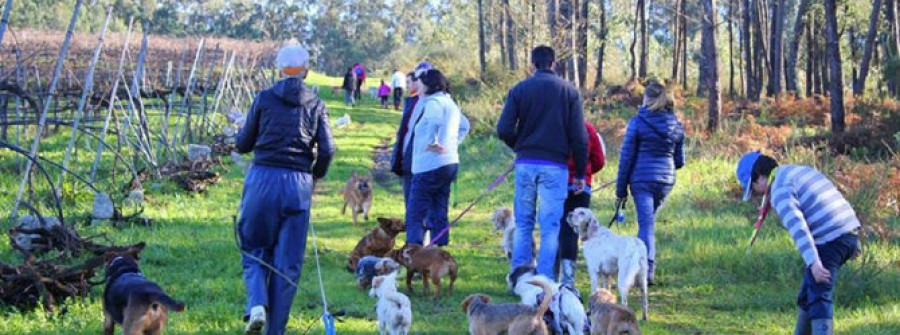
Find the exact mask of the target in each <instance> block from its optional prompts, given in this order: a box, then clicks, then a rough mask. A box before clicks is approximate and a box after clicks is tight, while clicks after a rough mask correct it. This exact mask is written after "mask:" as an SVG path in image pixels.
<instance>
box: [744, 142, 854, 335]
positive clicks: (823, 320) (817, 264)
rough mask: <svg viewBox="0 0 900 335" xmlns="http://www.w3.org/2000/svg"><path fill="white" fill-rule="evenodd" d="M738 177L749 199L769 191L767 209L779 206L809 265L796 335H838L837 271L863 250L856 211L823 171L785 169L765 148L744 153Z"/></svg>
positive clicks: (809, 168)
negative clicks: (835, 316)
mask: <svg viewBox="0 0 900 335" xmlns="http://www.w3.org/2000/svg"><path fill="white" fill-rule="evenodd" d="M737 178H738V181H740V183H741V186H743V189H744V201H746V200H747V199H749V198H750V192H751V191H752V192H753V193H756V194H762V195H765V196H764V197H763V199H764V200H763V201H764V203H763V205H762V206H763V208H764V212H767V210H768V208H769V207H774V208H775V211H776V212H778V216H779V217H780V218H781V222H782V224H783V225H784V228H785V229H787V231H788V232H789V233H790V235H791V238H793V239H794V244H795V245H796V246H797V250H798V251H799V252H800V255H801V256H802V257H803V261H804V262H805V263H806V271H805V273H804V275H803V282H802V284H801V286H800V293H799V295H798V297H797V305H798V306H799V307H800V311H799V313H798V316H797V324H796V326H795V328H794V334H795V335H798V334H813V335H820V334H821V335H824V334H832V333H833V301H832V299H833V291H834V286H835V281H836V280H837V271H838V270H839V269H840V268H841V266H842V265H843V264H844V263H845V262H847V261H848V260H850V259H852V258H854V257H856V256H857V255H858V254H859V247H858V239H857V230H858V228H859V226H860V224H859V219H857V217H856V212H854V211H853V208H852V207H850V203H849V202H847V200H846V199H844V197H843V196H842V195H841V193H840V192H839V191H838V190H837V188H835V186H834V184H833V183H832V182H831V181H829V180H828V178H826V177H825V176H824V175H823V174H822V173H820V172H819V171H816V170H815V169H814V168H812V167H809V166H802V165H784V166H781V167H779V166H778V163H777V162H776V161H775V159H773V158H772V157H769V156H766V155H763V154H760V152H759V151H754V152H749V153H747V154H745V155H744V156H743V157H741V159H740V161H739V162H738V166H737Z"/></svg>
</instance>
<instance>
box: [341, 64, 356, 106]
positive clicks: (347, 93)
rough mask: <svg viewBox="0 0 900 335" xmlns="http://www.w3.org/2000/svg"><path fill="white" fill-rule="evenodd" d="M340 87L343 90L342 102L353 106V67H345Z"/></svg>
mask: <svg viewBox="0 0 900 335" xmlns="http://www.w3.org/2000/svg"><path fill="white" fill-rule="evenodd" d="M341 89H343V90H344V103H346V104H347V106H353V105H355V104H356V99H354V96H355V94H356V90H357V87H356V74H355V73H353V68H352V67H351V68H349V69H347V73H345V74H344V83H343V84H342V85H341Z"/></svg>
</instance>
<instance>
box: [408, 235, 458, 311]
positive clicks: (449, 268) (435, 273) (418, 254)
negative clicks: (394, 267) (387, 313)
mask: <svg viewBox="0 0 900 335" xmlns="http://www.w3.org/2000/svg"><path fill="white" fill-rule="evenodd" d="M400 258H401V260H400V264H402V265H403V266H405V267H406V288H407V289H408V290H409V292H412V291H413V288H412V278H413V275H415V273H416V272H418V273H421V274H422V285H423V286H424V288H423V290H422V292H423V294H426V295H427V294H428V281H429V280H431V282H432V283H434V286H435V288H436V289H435V292H434V297H435V298H437V297H439V296H440V295H441V278H442V277H444V276H449V277H450V285H449V286H448V287H447V291H448V292H451V293H452V292H453V282H455V281H456V274H457V272H458V271H459V266H458V265H457V264H456V260H455V259H453V256H451V255H450V253H449V252H447V251H445V250H443V249H441V248H439V247H437V246H434V245H429V246H427V247H422V246H421V245H418V244H407V245H405V246H403V248H402V251H400Z"/></svg>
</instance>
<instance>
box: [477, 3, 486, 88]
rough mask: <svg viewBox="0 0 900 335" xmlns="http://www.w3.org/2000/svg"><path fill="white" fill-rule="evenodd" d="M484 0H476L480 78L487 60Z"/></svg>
mask: <svg viewBox="0 0 900 335" xmlns="http://www.w3.org/2000/svg"><path fill="white" fill-rule="evenodd" d="M484 48H485V45H484V0H478V64H479V65H480V66H481V72H480V74H481V79H482V80H484V71H485V68H486V67H487V62H486V60H485V59H484V51H485V50H484Z"/></svg>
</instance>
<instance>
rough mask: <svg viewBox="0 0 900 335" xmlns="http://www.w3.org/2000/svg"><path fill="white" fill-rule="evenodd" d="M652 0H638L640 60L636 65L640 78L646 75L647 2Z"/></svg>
mask: <svg viewBox="0 0 900 335" xmlns="http://www.w3.org/2000/svg"><path fill="white" fill-rule="evenodd" d="M651 1H652V0H638V6H640V8H641V9H640V13H641V62H640V65H639V66H638V76H639V77H641V78H645V77H647V62H648V53H649V50H647V49H648V47H649V44H648V42H647V40H648V38H647V35H648V34H647V2H651Z"/></svg>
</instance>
